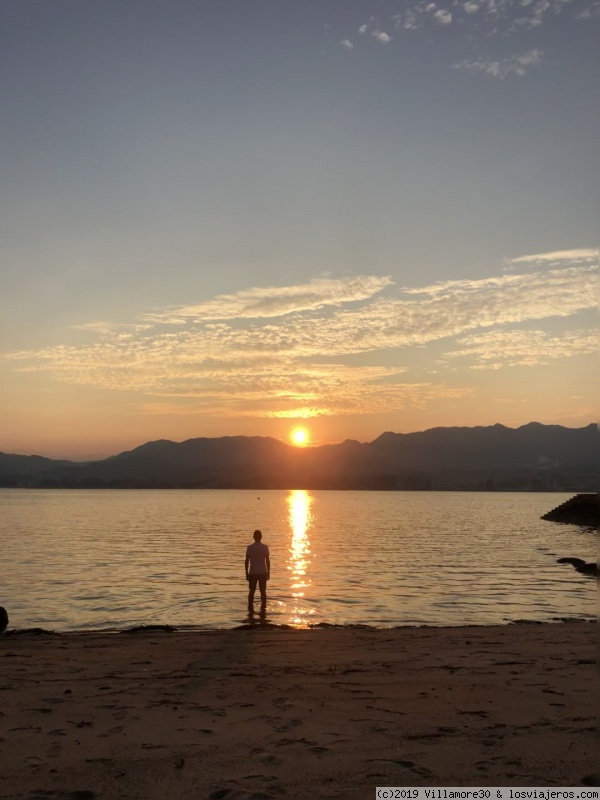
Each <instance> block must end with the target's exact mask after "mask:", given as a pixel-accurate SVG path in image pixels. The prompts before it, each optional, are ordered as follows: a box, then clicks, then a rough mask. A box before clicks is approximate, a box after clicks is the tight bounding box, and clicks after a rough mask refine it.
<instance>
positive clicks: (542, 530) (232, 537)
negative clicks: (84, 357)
mask: <svg viewBox="0 0 600 800" xmlns="http://www.w3.org/2000/svg"><path fill="white" fill-rule="evenodd" d="M568 497H569V495H562V494H543V493H539V494H538V493H535V494H525V493H514V494H512V493H497V494H495V493H461V492H335V491H329V492H328V491H317V492H308V491H302V490H294V491H258V492H257V491H224V490H221V491H198V490H166V491H160V490H146V491H144V490H140V491H136V490H131V491H128V490H100V491H93V490H90V491H87V490H49V491H45V490H28V489H0V542H1V552H2V558H1V560H0V605H3V606H5V607H6V608H7V610H8V613H9V616H10V621H11V627H19V628H23V627H44V628H51V629H53V630H65V631H66V630H90V629H101V628H116V629H120V628H125V627H130V626H134V625H147V624H167V623H170V624H174V625H178V626H179V625H180V626H192V627H200V628H229V627H233V626H235V625H239V624H241V623H244V622H245V621H247V611H246V606H247V599H246V598H247V583H246V581H245V578H244V558H245V551H246V545H248V544H250V543H251V542H252V541H253V540H252V532H253V530H254V529H255V528H260V529H261V530H262V531H263V541H264V542H265V543H266V544H268V545H269V548H270V551H271V564H272V567H271V570H272V578H271V581H270V583H269V585H268V593H269V605H268V611H267V620H268V621H271V622H273V623H277V624H281V623H285V624H288V625H293V626H298V627H306V626H308V625H310V624H315V623H320V622H325V623H333V624H367V625H373V626H380V627H390V626H396V625H464V624H468V625H492V624H505V623H508V622H510V621H512V620H523V619H525V620H540V621H547V620H556V619H557V618H585V619H595V618H596V584H595V581H593V580H590V579H589V578H585V577H583V576H581V575H579V574H578V573H577V572H575V570H574V569H573V568H572V567H571V566H569V565H562V564H557V563H556V559H557V558H559V557H561V556H575V557H579V558H584V559H585V560H587V561H590V560H595V559H596V541H597V539H596V536H595V534H594V533H593V532H590V531H586V530H583V529H581V528H579V527H577V526H574V525H560V524H557V523H552V522H544V521H542V520H541V519H540V516H541V515H542V514H543V513H545V512H546V511H549V510H550V509H551V508H554V507H555V506H557V505H559V503H561V502H563V501H564V500H566V499H567V498H568ZM257 600H258V592H257ZM257 608H258V602H257Z"/></svg>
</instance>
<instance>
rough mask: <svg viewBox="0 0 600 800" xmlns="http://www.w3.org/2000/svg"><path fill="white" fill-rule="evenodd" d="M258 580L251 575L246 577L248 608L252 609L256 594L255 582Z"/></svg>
mask: <svg viewBox="0 0 600 800" xmlns="http://www.w3.org/2000/svg"><path fill="white" fill-rule="evenodd" d="M257 581H258V578H255V577H254V576H253V575H250V576H249V577H248V608H250V609H251V608H253V607H254V594H255V592H256V582H257Z"/></svg>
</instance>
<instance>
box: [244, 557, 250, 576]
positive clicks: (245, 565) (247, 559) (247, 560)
mask: <svg viewBox="0 0 600 800" xmlns="http://www.w3.org/2000/svg"><path fill="white" fill-rule="evenodd" d="M249 564H250V556H249V555H248V551H247V550H246V562H245V564H244V570H245V571H246V580H248V565H249Z"/></svg>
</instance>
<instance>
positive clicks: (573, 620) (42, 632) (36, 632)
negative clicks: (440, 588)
mask: <svg viewBox="0 0 600 800" xmlns="http://www.w3.org/2000/svg"><path fill="white" fill-rule="evenodd" d="M596 622H597V619H596V618H594V617H592V616H590V617H589V618H587V617H552V618H550V619H545V620H537V619H512V620H509V621H508V622H506V623H505V624H504V625H499V624H497V623H490V624H489V625H483V624H477V623H473V624H466V623H458V624H456V625H429V624H426V623H424V624H415V625H387V626H379V625H369V624H368V623H354V622H348V623H337V622H315V623H311V624H309V625H305V626H299V625H288V624H287V623H285V622H281V623H277V622H269V621H266V622H263V621H260V620H256V621H254V622H244V623H241V624H239V625H232V626H230V627H228V628H220V627H211V626H208V625H206V626H202V625H185V624H184V625H176V624H174V625H172V624H170V623H164V624H162V623H161V624H156V625H153V624H148V625H132V626H129V627H127V628H74V629H67V630H52V629H50V628H41V627H37V626H34V627H31V628H9V629H7V630H5V631H4V632H3V633H0V640H1V639H2V638H7V637H8V638H10V637H14V636H36V637H37V636H80V635H98V636H104V635H106V636H113V635H115V634H125V633H128V634H135V633H177V634H188V635H189V634H194V633H196V634H200V633H227V632H230V631H242V630H259V629H262V630H282V631H283V630H285V631H312V630H358V631H360V630H368V631H397V630H456V629H457V628H460V629H467V630H469V629H473V628H506V627H511V626H514V625H552V626H555V625H579V624H595V623H596ZM0 797H1V796H0Z"/></svg>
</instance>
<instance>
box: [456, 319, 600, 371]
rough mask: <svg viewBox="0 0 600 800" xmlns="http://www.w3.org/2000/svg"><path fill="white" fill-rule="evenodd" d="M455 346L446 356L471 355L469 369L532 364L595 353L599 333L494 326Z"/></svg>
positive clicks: (584, 330)
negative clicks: (472, 361) (556, 331)
mask: <svg viewBox="0 0 600 800" xmlns="http://www.w3.org/2000/svg"><path fill="white" fill-rule="evenodd" d="M458 345H459V347H458V348H457V349H456V350H452V351H450V352H448V353H446V357H447V358H467V357H468V358H472V359H474V364H473V365H472V366H471V368H472V369H499V368H500V367H502V366H508V367H517V366H519V367H523V366H526V367H532V366H537V365H539V364H547V363H549V362H550V361H552V360H554V359H557V358H571V357H573V356H577V355H587V354H590V353H596V352H597V351H598V333H597V331H596V330H590V329H582V330H573V331H567V332H565V333H563V334H561V335H560V336H551V335H550V334H548V333H546V332H545V331H543V330H519V329H517V330H501V329H496V330H492V331H486V332H485V333H479V334H475V335H473V336H466V337H464V338H461V339H459V340H458Z"/></svg>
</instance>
